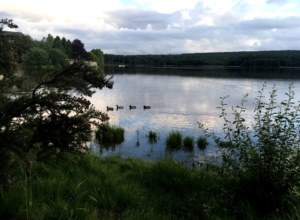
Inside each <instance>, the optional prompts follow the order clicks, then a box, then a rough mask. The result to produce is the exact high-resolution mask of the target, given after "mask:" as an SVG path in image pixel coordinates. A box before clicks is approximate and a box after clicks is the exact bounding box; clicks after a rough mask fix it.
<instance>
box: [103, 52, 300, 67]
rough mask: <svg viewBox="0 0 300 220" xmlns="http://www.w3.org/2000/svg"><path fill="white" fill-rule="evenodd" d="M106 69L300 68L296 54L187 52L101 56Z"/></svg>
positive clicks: (298, 55) (299, 58)
mask: <svg viewBox="0 0 300 220" xmlns="http://www.w3.org/2000/svg"><path fill="white" fill-rule="evenodd" d="M104 60H105V65H106V66H119V65H126V66H128V67H137V66H141V67H150V66H162V67H168V66H169V67H171V66H176V67H201V66H235V67H276V68H278V67H300V51H299V50H285V51H258V52H220V53H190V54H177V55H113V54H105V55H104Z"/></svg>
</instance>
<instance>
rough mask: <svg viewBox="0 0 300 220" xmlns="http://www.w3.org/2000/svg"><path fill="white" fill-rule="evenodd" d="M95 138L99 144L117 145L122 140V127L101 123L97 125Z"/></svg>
mask: <svg viewBox="0 0 300 220" xmlns="http://www.w3.org/2000/svg"><path fill="white" fill-rule="evenodd" d="M96 139H97V140H98V142H99V144H101V145H104V146H107V145H117V144H121V143H122V142H123V141H124V139H125V138H124V128H121V127H116V126H111V125H110V124H108V123H103V124H101V125H99V127H98V130H97V131H96Z"/></svg>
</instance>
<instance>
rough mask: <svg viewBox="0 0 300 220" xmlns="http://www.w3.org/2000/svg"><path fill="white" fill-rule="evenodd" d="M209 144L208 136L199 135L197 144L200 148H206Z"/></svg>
mask: <svg viewBox="0 0 300 220" xmlns="http://www.w3.org/2000/svg"><path fill="white" fill-rule="evenodd" d="M207 145H208V142H207V139H206V137H199V138H198V139H197V146H198V148H199V149H200V150H204V149H205V148H206V147H207Z"/></svg>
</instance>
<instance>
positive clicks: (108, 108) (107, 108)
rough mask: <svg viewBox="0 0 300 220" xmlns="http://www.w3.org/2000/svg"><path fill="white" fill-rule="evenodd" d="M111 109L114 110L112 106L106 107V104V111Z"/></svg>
mask: <svg viewBox="0 0 300 220" xmlns="http://www.w3.org/2000/svg"><path fill="white" fill-rule="evenodd" d="M113 110H114V108H113V107H108V106H106V111H113Z"/></svg>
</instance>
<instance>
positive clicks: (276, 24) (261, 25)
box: [238, 17, 300, 30]
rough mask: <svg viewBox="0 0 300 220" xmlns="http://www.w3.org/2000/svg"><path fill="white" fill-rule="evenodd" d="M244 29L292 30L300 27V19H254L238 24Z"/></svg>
mask: <svg viewBox="0 0 300 220" xmlns="http://www.w3.org/2000/svg"><path fill="white" fill-rule="evenodd" d="M238 26H239V27H240V28H243V29H255V30H268V29H290V28H299V27H300V17H288V18H284V19H253V20H248V21H242V22H241V23H239V24H238Z"/></svg>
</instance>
